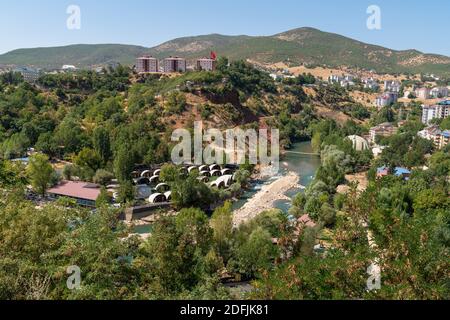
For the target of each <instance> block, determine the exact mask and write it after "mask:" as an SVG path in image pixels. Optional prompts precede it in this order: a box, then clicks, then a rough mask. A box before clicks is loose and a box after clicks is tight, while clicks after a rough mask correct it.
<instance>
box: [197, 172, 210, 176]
mask: <svg viewBox="0 0 450 320" xmlns="http://www.w3.org/2000/svg"><path fill="white" fill-rule="evenodd" d="M200 176H201V177H210V176H211V173H210V172H209V171H200Z"/></svg>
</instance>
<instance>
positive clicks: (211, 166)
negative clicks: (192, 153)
mask: <svg viewBox="0 0 450 320" xmlns="http://www.w3.org/2000/svg"><path fill="white" fill-rule="evenodd" d="M221 169H222V168H221V167H220V166H219V165H218V164H212V165H210V166H209V171H213V170H221Z"/></svg>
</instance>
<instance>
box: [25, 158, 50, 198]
mask: <svg viewBox="0 0 450 320" xmlns="http://www.w3.org/2000/svg"><path fill="white" fill-rule="evenodd" d="M27 174H28V177H29V179H30V182H31V185H32V186H33V188H34V189H35V190H36V191H37V192H38V193H39V194H41V195H42V196H44V195H45V192H46V191H47V188H48V187H49V186H50V182H51V181H52V178H53V174H54V170H53V167H52V165H51V164H50V162H49V159H48V156H46V155H44V154H36V155H34V156H31V157H30V162H29V164H28V167H27Z"/></svg>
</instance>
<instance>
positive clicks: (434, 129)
mask: <svg viewBox="0 0 450 320" xmlns="http://www.w3.org/2000/svg"><path fill="white" fill-rule="evenodd" d="M417 135H418V136H419V137H422V138H424V139H427V140H430V141H432V142H433V144H434V145H435V147H436V148H437V149H442V148H444V147H445V146H446V145H448V144H449V143H450V131H449V130H445V131H441V129H440V128H439V126H430V127H428V128H426V129H424V130H422V131H420V132H419V133H418V134H417Z"/></svg>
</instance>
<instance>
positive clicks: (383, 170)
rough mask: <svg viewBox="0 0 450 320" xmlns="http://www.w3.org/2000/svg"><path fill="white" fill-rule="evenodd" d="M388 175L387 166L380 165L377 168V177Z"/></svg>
mask: <svg viewBox="0 0 450 320" xmlns="http://www.w3.org/2000/svg"><path fill="white" fill-rule="evenodd" d="M388 175H389V168H388V167H380V168H378V169H377V178H383V177H387V176H388Z"/></svg>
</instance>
